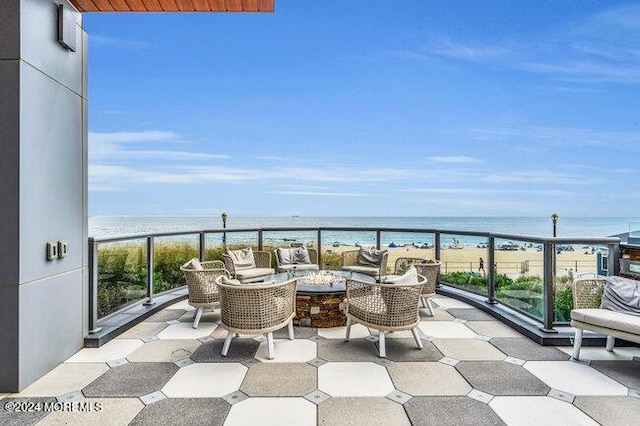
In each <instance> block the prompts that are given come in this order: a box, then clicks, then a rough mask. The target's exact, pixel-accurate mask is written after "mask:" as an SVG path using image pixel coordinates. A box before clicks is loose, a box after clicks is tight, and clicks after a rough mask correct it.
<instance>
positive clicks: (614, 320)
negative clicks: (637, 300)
mask: <svg viewBox="0 0 640 426" xmlns="http://www.w3.org/2000/svg"><path fill="white" fill-rule="evenodd" d="M571 319H572V320H575V321H579V322H582V323H586V324H593V325H595V326H598V327H604V328H611V329H614V330H620V331H624V332H626V333H630V334H638V335H640V316H636V315H630V314H623V313H622V312H615V311H610V310H608V309H574V310H572V311H571Z"/></svg>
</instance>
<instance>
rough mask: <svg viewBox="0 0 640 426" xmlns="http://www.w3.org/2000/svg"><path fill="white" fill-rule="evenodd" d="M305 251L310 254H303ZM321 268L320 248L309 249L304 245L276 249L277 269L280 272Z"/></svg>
mask: <svg viewBox="0 0 640 426" xmlns="http://www.w3.org/2000/svg"><path fill="white" fill-rule="evenodd" d="M301 249H302V250H301ZM305 252H306V253H307V254H308V256H306V257H305V256H303V254H304V253H305ZM319 269H320V267H319V266H318V250H316V249H312V248H310V249H307V248H303V247H297V248H278V249H276V270H277V271H278V272H288V271H293V270H295V271H317V270H319Z"/></svg>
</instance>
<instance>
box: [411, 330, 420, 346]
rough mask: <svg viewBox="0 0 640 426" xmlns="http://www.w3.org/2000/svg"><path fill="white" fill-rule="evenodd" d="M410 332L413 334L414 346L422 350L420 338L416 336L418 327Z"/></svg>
mask: <svg viewBox="0 0 640 426" xmlns="http://www.w3.org/2000/svg"><path fill="white" fill-rule="evenodd" d="M411 332H412V333H413V338H414V340H415V341H416V345H418V347H419V348H420V349H422V340H420V336H419V335H418V327H415V328H412V329H411Z"/></svg>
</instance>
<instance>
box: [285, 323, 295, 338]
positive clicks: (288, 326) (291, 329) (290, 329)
mask: <svg viewBox="0 0 640 426" xmlns="http://www.w3.org/2000/svg"><path fill="white" fill-rule="evenodd" d="M287 330H288V331H289V340H293V339H294V336H293V320H291V321H289V324H287Z"/></svg>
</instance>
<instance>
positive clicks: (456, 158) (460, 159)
mask: <svg viewBox="0 0 640 426" xmlns="http://www.w3.org/2000/svg"><path fill="white" fill-rule="evenodd" d="M428 159H429V160H431V161H435V162H438V163H479V162H480V160H479V159H477V158H473V157H468V156H466V155H451V156H444V157H438V156H436V157H429V158H428Z"/></svg>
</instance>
